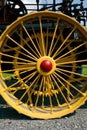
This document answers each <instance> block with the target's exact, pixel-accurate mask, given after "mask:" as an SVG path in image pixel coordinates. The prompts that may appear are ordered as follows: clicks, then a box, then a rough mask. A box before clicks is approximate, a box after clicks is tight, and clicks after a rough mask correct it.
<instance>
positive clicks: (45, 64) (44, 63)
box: [40, 60, 52, 72]
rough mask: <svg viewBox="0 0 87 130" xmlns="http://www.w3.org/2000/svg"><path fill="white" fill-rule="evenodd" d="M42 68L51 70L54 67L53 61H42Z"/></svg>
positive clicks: (45, 70)
mask: <svg viewBox="0 0 87 130" xmlns="http://www.w3.org/2000/svg"><path fill="white" fill-rule="evenodd" d="M40 68H41V70H42V71H43V72H49V71H51V69H52V63H51V61H49V60H44V61H42V62H41V65H40Z"/></svg>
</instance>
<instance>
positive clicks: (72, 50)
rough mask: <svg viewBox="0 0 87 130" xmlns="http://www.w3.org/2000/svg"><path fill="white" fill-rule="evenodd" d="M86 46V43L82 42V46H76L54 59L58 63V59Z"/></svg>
mask: <svg viewBox="0 0 87 130" xmlns="http://www.w3.org/2000/svg"><path fill="white" fill-rule="evenodd" d="M85 44H87V42H83V43H82V44H80V45H78V46H77V47H75V48H74V49H71V50H70V51H68V52H67V53H65V54H63V55H62V56H60V57H59V58H57V59H56V61H58V60H59V59H60V58H63V57H64V56H67V55H68V54H70V53H72V52H74V51H76V50H77V49H78V48H80V47H82V46H83V45H85Z"/></svg>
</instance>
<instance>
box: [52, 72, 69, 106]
mask: <svg viewBox="0 0 87 130" xmlns="http://www.w3.org/2000/svg"><path fill="white" fill-rule="evenodd" d="M52 78H53V80H54V82H55V85H56V86H57V87H58V89H59V91H60V93H61V95H62V97H63V98H64V100H65V102H66V103H67V105H68V107H70V104H69V102H68V100H67V99H66V97H65V95H64V94H63V92H62V90H61V88H60V86H59V85H58V83H57V80H56V79H57V78H58V77H57V76H56V74H53V75H52ZM58 80H59V79H58ZM59 81H60V80H59Z"/></svg>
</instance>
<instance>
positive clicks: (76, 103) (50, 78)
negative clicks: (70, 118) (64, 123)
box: [0, 0, 87, 119]
mask: <svg viewBox="0 0 87 130" xmlns="http://www.w3.org/2000/svg"><path fill="white" fill-rule="evenodd" d="M0 2H1V1H0ZM82 2H83V0H81V4H79V5H72V1H70V0H69V1H68V2H67V3H68V5H67V7H69V6H70V7H71V8H67V10H64V7H63V5H64V4H66V3H64V2H63V3H61V4H60V3H59V4H56V3H55V0H53V4H52V5H44V6H43V7H44V8H41V9H39V1H38V0H37V1H36V5H37V10H38V11H36V12H34V11H33V12H32V13H28V14H27V12H28V10H27V9H26V7H25V5H24V4H23V3H22V2H21V1H20V0H17V1H16V0H7V1H6V2H5V1H4V4H2V6H0V30H1V33H2V32H3V30H4V32H3V33H2V34H1V36H0V94H1V96H2V97H3V98H4V99H5V101H6V102H7V104H9V105H10V106H11V107H13V108H14V109H15V110H17V111H18V112H19V113H22V114H24V115H27V116H29V117H31V118H41V119H49V118H60V117H62V116H65V115H67V114H69V113H72V112H73V111H75V110H76V109H77V108H78V107H80V106H81V105H83V104H84V103H85V101H86V100H87V29H86V27H85V26H83V25H81V24H80V23H79V22H78V20H83V21H85V19H84V18H86V16H85V14H83V15H84V17H83V15H81V16H80V17H79V15H78V17H77V15H76V13H77V12H78V11H87V10H86V9H85V10H84V9H83V8H77V6H81V7H82ZM28 7H29V6H28ZM65 7H66V6H65ZM47 9H48V10H47ZM57 9H58V11H57ZM61 10H63V11H67V12H68V13H70V16H69V15H66V14H67V13H65V12H63V13H62V11H61ZM76 11H77V12H76ZM2 12H3V13H2ZM64 13H65V14H64ZM25 14H26V15H25ZM79 14H80V13H79ZM21 16H22V17H21ZM73 16H74V17H75V16H76V19H77V20H76V19H75V18H74V17H73ZM78 18H79V19H78ZM14 20H15V21H14ZM7 25H8V26H7Z"/></svg>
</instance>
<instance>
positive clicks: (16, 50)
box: [7, 46, 30, 59]
mask: <svg viewBox="0 0 87 130" xmlns="http://www.w3.org/2000/svg"><path fill="white" fill-rule="evenodd" d="M7 47H8V48H10V49H11V51H12V50H14V51H15V52H16V54H22V56H25V57H26V59H27V58H29V59H30V56H29V55H28V54H25V53H24V52H22V51H21V49H20V51H19V50H18V49H16V48H14V47H10V46H7Z"/></svg>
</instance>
